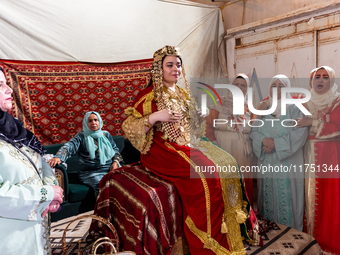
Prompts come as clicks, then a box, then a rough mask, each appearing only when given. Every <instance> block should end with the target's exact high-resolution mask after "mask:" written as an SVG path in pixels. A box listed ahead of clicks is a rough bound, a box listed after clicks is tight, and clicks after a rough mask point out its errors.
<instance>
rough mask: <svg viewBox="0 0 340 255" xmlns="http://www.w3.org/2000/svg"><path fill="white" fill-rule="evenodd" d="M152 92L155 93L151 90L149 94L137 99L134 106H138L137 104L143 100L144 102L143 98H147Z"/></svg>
mask: <svg viewBox="0 0 340 255" xmlns="http://www.w3.org/2000/svg"><path fill="white" fill-rule="evenodd" d="M150 93H152V94H153V91H151V92H149V93H148V94H146V95H144V96H142V97H141V98H140V99H139V100H138V101H137V103H135V105H134V107H135V108H137V106H138V105H139V104H140V103H141V102H143V100H144V99H146V98H147V97H148V96H149V94H150Z"/></svg>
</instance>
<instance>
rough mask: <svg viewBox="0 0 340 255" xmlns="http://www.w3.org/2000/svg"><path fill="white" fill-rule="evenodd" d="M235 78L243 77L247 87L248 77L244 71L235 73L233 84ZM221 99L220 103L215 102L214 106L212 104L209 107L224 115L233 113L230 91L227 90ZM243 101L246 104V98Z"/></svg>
mask: <svg viewBox="0 0 340 255" xmlns="http://www.w3.org/2000/svg"><path fill="white" fill-rule="evenodd" d="M237 78H243V79H244V80H245V81H246V85H247V90H248V87H249V77H248V76H247V75H246V74H244V73H239V74H237V75H236V77H235V78H234V80H233V82H232V84H234V82H235V80H236V79H237ZM246 95H247V94H245V95H244V96H246ZM221 101H222V105H220V104H217V105H216V106H215V105H214V106H212V107H211V109H214V110H216V111H218V112H220V113H223V114H225V115H232V114H233V111H232V109H233V98H232V93H231V92H230V91H228V95H227V96H226V97H225V96H222V97H221ZM244 103H245V104H247V102H246V100H244Z"/></svg>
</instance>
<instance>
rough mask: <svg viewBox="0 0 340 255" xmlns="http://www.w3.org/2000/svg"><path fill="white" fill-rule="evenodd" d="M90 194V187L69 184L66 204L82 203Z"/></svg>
mask: <svg viewBox="0 0 340 255" xmlns="http://www.w3.org/2000/svg"><path fill="white" fill-rule="evenodd" d="M89 192H90V187H88V186H85V185H83V184H74V183H69V193H68V202H70V203H74V202H78V201H82V200H84V199H85V198H86V196H87V195H88V194H87V193H89Z"/></svg>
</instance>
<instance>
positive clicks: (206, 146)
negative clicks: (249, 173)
mask: <svg viewBox="0 0 340 255" xmlns="http://www.w3.org/2000/svg"><path fill="white" fill-rule="evenodd" d="M200 147H201V148H202V153H203V154H204V155H206V156H207V157H208V158H209V159H210V160H211V161H212V162H214V163H215V165H219V166H230V169H232V168H234V169H235V170H236V171H226V172H223V171H220V172H219V176H220V181H221V187H222V191H223V192H222V194H223V200H224V214H223V220H222V222H223V221H225V223H226V226H227V239H228V244H229V248H230V250H231V251H233V252H240V251H241V250H244V246H243V242H242V235H241V230H240V223H241V221H243V220H245V219H246V216H247V214H245V213H244V212H243V210H242V209H243V193H242V186H241V180H240V173H239V167H238V164H237V162H236V160H235V158H234V157H232V156H231V155H230V154H229V153H228V152H226V151H224V150H222V149H221V148H219V147H218V146H216V145H214V144H213V143H211V142H207V141H201V143H200Z"/></svg>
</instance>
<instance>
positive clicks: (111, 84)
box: [0, 59, 152, 145]
mask: <svg viewBox="0 0 340 255" xmlns="http://www.w3.org/2000/svg"><path fill="white" fill-rule="evenodd" d="M151 65H152V60H151V59H147V60H140V61H133V62H123V63H115V64H82V63H72V62H31V61H8V60H0V66H1V67H2V68H3V69H4V70H5V72H6V79H7V83H8V84H9V85H10V86H11V87H12V89H13V98H14V105H13V108H12V111H11V114H12V115H13V116H15V117H17V118H18V119H19V120H20V121H22V122H23V123H24V125H25V127H26V128H27V129H29V130H31V131H32V132H34V134H35V135H36V136H37V137H38V139H39V140H40V141H41V142H42V143H43V144H44V145H46V144H56V143H62V142H67V141H68V140H70V139H71V138H72V137H73V136H74V135H75V134H77V133H78V132H79V131H81V130H82V121H83V116H84V115H85V113H86V112H87V111H97V112H99V113H100V114H101V116H102V118H103V122H104V126H103V129H104V130H107V131H109V132H110V133H111V134H112V135H123V134H124V133H123V130H122V129H121V124H122V122H123V121H124V120H125V119H126V117H127V116H126V114H125V113H124V110H125V109H126V108H127V107H129V106H132V104H133V101H134V99H135V97H136V95H137V94H138V92H139V91H140V90H142V89H143V88H145V87H146V86H147V84H148V82H149V80H150V77H151V73H150V70H151V69H150V68H151Z"/></svg>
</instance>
